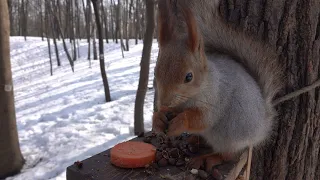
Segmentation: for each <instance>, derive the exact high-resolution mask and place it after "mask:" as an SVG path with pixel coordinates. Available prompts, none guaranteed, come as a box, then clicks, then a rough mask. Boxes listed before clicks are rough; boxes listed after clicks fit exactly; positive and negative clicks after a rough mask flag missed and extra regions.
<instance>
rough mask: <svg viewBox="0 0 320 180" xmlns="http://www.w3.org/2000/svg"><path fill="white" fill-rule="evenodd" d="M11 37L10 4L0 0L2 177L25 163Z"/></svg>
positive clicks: (0, 156) (0, 175) (0, 177)
mask: <svg viewBox="0 0 320 180" xmlns="http://www.w3.org/2000/svg"><path fill="white" fill-rule="evenodd" d="M9 38H10V21H9V13H8V4H7V2H6V1H0V99H1V100H0V147H1V148H0V159H1V161H0V179H2V178H5V177H7V176H10V175H13V174H16V173H18V172H19V171H20V170H21V168H22V166H23V164H24V158H23V156H22V154H21V151H20V145H19V138H18V132H17V125H16V115H15V105H14V93H13V83H12V72H11V64H10V43H9Z"/></svg>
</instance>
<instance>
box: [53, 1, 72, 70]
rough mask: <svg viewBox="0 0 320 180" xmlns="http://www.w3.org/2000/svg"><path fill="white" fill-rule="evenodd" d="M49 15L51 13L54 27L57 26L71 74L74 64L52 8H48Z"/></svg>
mask: <svg viewBox="0 0 320 180" xmlns="http://www.w3.org/2000/svg"><path fill="white" fill-rule="evenodd" d="M55 8H56V7H55ZM50 13H51V15H53V18H54V20H55V25H56V26H57V28H58V30H59V35H60V36H61V39H62V44H63V49H64V51H65V53H66V55H67V58H68V60H69V63H70V66H71V70H72V72H74V62H73V60H72V58H71V56H70V53H69V51H68V47H67V44H66V42H65V36H64V35H63V30H62V28H61V25H60V21H59V19H58V17H57V15H56V14H54V13H53V11H52V8H50Z"/></svg>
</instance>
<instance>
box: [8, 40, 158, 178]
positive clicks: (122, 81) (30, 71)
mask: <svg viewBox="0 0 320 180" xmlns="http://www.w3.org/2000/svg"><path fill="white" fill-rule="evenodd" d="M51 45H52V42H51ZM52 47H53V46H52ZM87 47H88V46H87V43H86V41H85V40H82V41H81V42H80V56H81V57H80V59H78V60H77V61H76V62H75V72H74V73H72V71H71V68H70V65H69V63H68V61H67V58H66V56H65V53H64V51H63V48H62V44H61V42H59V49H60V57H61V61H62V66H61V67H57V63H56V58H55V54H54V53H53V56H52V57H53V67H54V69H53V73H54V75H53V76H50V65H49V57H48V49H47V42H46V41H41V39H40V38H33V37H29V38H27V41H26V42H25V41H24V39H23V38H22V37H11V64H12V72H13V80H14V93H15V105H16V115H17V126H18V133H19V140H20V146H21V151H22V154H23V156H24V158H25V159H26V164H25V166H24V168H23V170H22V172H21V174H19V175H16V176H14V177H9V178H7V180H13V179H14V180H20V179H23V180H38V179H39V180H44V179H65V177H66V171H65V170H66V167H68V166H69V165H71V164H73V162H75V161H77V160H83V159H86V158H88V157H90V156H92V155H94V154H97V153H99V152H101V151H104V150H106V149H108V148H110V147H112V146H114V145H115V144H116V143H119V142H121V141H125V140H127V139H130V138H132V137H134V136H133V133H132V129H133V111H134V101H135V95H136V90H137V87H138V80H139V71H140V66H139V63H140V60H141V52H142V48H143V44H142V42H141V41H140V42H139V44H138V45H135V44H134V41H131V42H130V51H129V52H124V56H125V58H122V55H121V51H120V44H115V43H110V44H105V61H106V70H107V75H108V80H109V85H110V91H111V97H112V102H110V103H105V102H104V91H103V85H102V80H101V75H100V68H99V61H94V60H92V68H89V61H88V60H87ZM52 50H54V49H53V48H52ZM157 52H158V45H157V42H156V41H154V43H153V48H152V56H151V66H150V67H151V68H150V71H151V72H150V84H149V86H152V79H153V68H154V65H155V60H156V56H157ZM152 103H153V90H149V91H148V92H147V97H146V102H145V111H144V113H145V114H144V117H145V128H146V130H150V129H151V114H152Z"/></svg>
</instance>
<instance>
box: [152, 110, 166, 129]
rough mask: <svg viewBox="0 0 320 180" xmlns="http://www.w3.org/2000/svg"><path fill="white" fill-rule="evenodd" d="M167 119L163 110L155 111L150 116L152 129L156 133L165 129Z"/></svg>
mask: <svg viewBox="0 0 320 180" xmlns="http://www.w3.org/2000/svg"><path fill="white" fill-rule="evenodd" d="M167 125H168V119H167V117H166V115H165V113H163V112H161V111H160V112H155V113H153V116H152V130H153V131H154V132H156V133H158V132H163V131H164V130H165V129H167Z"/></svg>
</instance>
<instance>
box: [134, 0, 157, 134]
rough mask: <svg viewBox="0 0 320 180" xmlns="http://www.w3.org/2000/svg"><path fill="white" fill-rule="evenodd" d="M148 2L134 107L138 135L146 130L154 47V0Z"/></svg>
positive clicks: (146, 1)
mask: <svg viewBox="0 0 320 180" xmlns="http://www.w3.org/2000/svg"><path fill="white" fill-rule="evenodd" d="M145 3H146V17H147V28H146V31H145V36H144V37H145V39H144V44H143V50H142V58H141V63H140V66H141V70H140V79H139V85H138V90H137V94H136V100H135V108H134V132H135V134H136V135H138V134H140V133H141V132H144V120H143V106H144V99H145V96H146V93H147V89H148V81H149V68H150V67H149V65H150V54H151V48H152V40H153V32H154V27H155V20H154V1H153V0H145Z"/></svg>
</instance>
